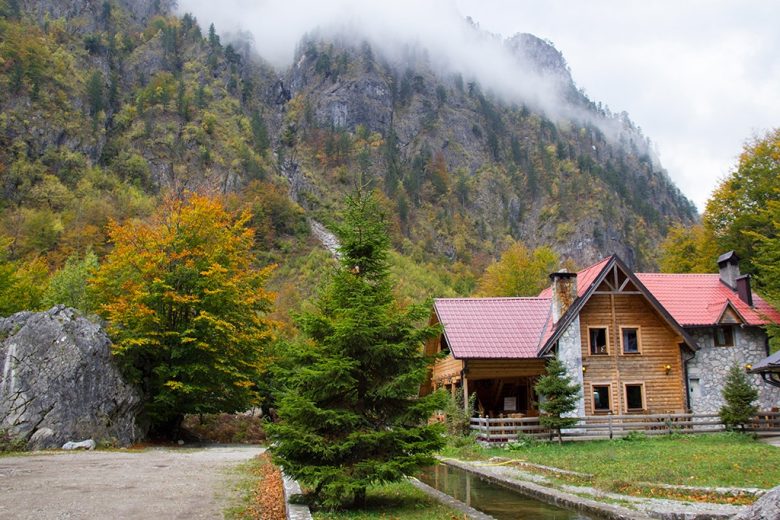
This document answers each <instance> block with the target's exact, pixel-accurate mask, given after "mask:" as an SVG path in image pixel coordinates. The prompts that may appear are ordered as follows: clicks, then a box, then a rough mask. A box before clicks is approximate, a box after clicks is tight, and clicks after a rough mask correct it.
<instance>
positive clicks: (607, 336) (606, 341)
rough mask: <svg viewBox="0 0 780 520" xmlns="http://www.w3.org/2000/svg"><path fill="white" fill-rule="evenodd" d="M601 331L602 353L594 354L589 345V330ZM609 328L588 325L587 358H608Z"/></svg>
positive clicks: (606, 326)
mask: <svg viewBox="0 0 780 520" xmlns="http://www.w3.org/2000/svg"><path fill="white" fill-rule="evenodd" d="M594 329H603V330H604V352H600V353H594V352H593V345H592V344H591V330H594ZM610 351H611V349H610V345H609V326H608V325H588V355H589V356H609V354H610Z"/></svg>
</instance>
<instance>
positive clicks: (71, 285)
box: [43, 251, 98, 313]
mask: <svg viewBox="0 0 780 520" xmlns="http://www.w3.org/2000/svg"><path fill="white" fill-rule="evenodd" d="M97 270H98V258H97V255H96V254H95V253H94V252H92V251H88V252H87V253H86V254H85V255H84V256H83V257H82V256H80V255H78V254H75V255H72V256H70V257H68V259H67V260H66V261H65V265H64V266H62V268H61V269H60V270H59V271H57V272H55V273H54V274H53V275H52V276H51V279H50V281H49V286H48V288H47V289H46V292H45V293H44V295H43V304H44V306H45V307H50V306H52V305H58V304H61V305H65V306H68V307H73V308H74V309H78V310H80V311H82V312H85V313H90V312H93V311H94V310H95V306H94V301H93V298H92V295H91V294H90V293H89V291H88V290H87V289H88V288H87V286H88V283H89V280H90V278H92V276H94V275H95V273H96V272H97Z"/></svg>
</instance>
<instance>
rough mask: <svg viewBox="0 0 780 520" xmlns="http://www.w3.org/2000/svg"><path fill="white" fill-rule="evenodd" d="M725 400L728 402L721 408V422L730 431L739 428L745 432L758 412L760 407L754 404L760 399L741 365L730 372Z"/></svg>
mask: <svg viewBox="0 0 780 520" xmlns="http://www.w3.org/2000/svg"><path fill="white" fill-rule="evenodd" d="M723 399H725V401H726V402H725V403H724V404H723V406H721V408H720V412H719V415H720V420H721V421H723V424H724V425H725V426H726V428H727V429H729V430H733V429H735V428H736V427H737V426H739V427H740V429H741V430H743V431H744V430H745V424H746V423H749V422H750V420H751V419H752V418H753V417H754V416H755V415H756V412H758V407H757V406H755V405H754V404H753V401H755V400H756V399H758V391H757V390H756V389H755V388H753V385H751V384H750V382H749V381H748V379H747V376H746V375H745V372H744V370H742V368H741V367H740V366H739V365H736V364H735V365H734V366H732V367H731V370H729V375H728V376H727V377H726V385H725V386H724V387H723Z"/></svg>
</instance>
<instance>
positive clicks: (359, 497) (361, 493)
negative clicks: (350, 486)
mask: <svg viewBox="0 0 780 520" xmlns="http://www.w3.org/2000/svg"><path fill="white" fill-rule="evenodd" d="M352 505H353V506H354V507H356V508H358V509H362V508H364V507H366V488H364V487H362V488H358V489H356V490H355V496H354V497H353V499H352Z"/></svg>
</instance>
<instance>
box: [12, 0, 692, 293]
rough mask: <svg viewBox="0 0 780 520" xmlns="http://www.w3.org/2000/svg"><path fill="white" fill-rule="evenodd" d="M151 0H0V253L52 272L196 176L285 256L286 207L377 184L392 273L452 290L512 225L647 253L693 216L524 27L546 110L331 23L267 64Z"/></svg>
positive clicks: (642, 152)
mask: <svg viewBox="0 0 780 520" xmlns="http://www.w3.org/2000/svg"><path fill="white" fill-rule="evenodd" d="M171 9H172V3H171V2H169V1H167V0H139V1H132V0H121V1H120V0H113V1H108V2H104V1H98V0H91V1H76V0H63V1H57V2H55V1H53V0H14V1H9V0H0V13H2V15H0V112H1V115H0V189H1V191H0V233H1V234H3V235H6V236H9V237H11V238H12V239H13V240H14V241H13V245H12V247H11V249H12V250H11V251H10V255H11V257H14V258H27V257H35V256H42V257H45V258H46V260H47V261H48V262H49V265H50V266H51V267H56V266H58V265H61V263H62V262H63V260H64V259H65V258H66V257H68V256H69V255H71V254H73V253H83V252H84V251H85V250H87V249H89V248H91V249H95V250H96V251H97V252H98V253H101V252H102V251H104V250H105V248H106V247H107V245H106V243H105V236H104V228H105V224H106V223H107V222H108V220H109V219H111V218H114V219H123V218H127V217H140V218H143V217H144V216H145V215H147V214H148V213H149V211H150V209H151V207H152V206H153V204H154V203H155V201H156V197H157V196H158V195H159V193H161V192H164V191H173V192H176V193H183V192H185V191H187V190H205V191H212V192H223V193H235V194H236V196H235V197H234V199H235V202H232V203H233V204H235V205H243V206H245V207H250V208H251V209H252V210H253V211H254V212H255V221H254V225H255V226H256V228H257V229H258V238H259V241H260V246H261V247H262V248H263V249H264V251H263V258H265V259H266V260H273V261H281V262H288V263H290V265H300V266H306V265H309V264H307V261H306V255H307V254H308V251H309V250H310V248H311V247H312V239H311V238H310V237H309V236H308V234H307V233H306V231H305V227H304V226H303V216H304V213H305V214H308V216H309V217H312V218H316V219H318V220H320V221H322V222H324V223H326V224H328V223H332V222H334V220H335V219H336V216H335V215H336V212H337V210H338V209H339V207H340V204H341V200H342V195H343V194H344V193H346V192H348V191H349V190H351V189H353V188H354V187H355V186H356V185H362V186H372V187H375V188H377V189H379V190H381V191H382V192H383V193H384V194H385V200H384V204H385V207H386V208H387V209H388V211H389V212H390V214H391V216H392V220H393V240H394V244H395V246H396V248H397V249H398V250H399V252H400V253H401V256H400V257H399V260H398V262H397V263H398V265H406V266H407V268H406V269H405V271H406V272H413V271H414V269H412V268H411V267H409V265H408V262H409V259H413V262H414V263H415V264H416V265H422V266H426V267H424V268H422V269H421V273H420V274H419V278H420V279H423V278H425V275H423V274H422V272H423V271H427V274H430V273H431V272H435V273H438V274H437V275H436V276H438V278H437V280H435V281H428V282H425V283H423V282H421V284H422V285H424V286H426V287H433V286H436V287H438V288H437V289H436V290H439V291H440V290H441V287H451V288H453V290H454V291H455V292H458V293H463V292H468V290H469V287H470V284H471V283H472V282H468V280H473V277H474V276H475V275H478V274H479V273H480V272H481V270H482V269H483V268H484V266H485V265H487V263H489V262H490V260H491V259H492V258H494V257H495V256H496V255H498V254H499V253H500V252H501V251H502V250H503V249H504V248H505V246H506V244H507V242H508V240H510V239H512V238H514V239H521V240H524V241H525V242H527V244H528V245H530V246H536V245H540V244H549V245H551V246H553V247H554V248H555V249H556V250H557V251H559V252H560V253H562V254H563V255H564V256H565V257H567V258H571V259H573V260H575V261H576V262H578V263H580V264H584V263H586V262H589V261H592V260H593V259H595V258H597V257H600V256H602V255H604V254H607V253H611V252H618V253H619V254H620V255H621V256H623V257H624V258H625V259H627V260H628V261H629V262H630V263H632V264H633V265H635V266H637V267H640V268H649V267H652V266H653V264H654V261H655V256H654V250H655V247H656V246H657V244H658V243H659V241H660V240H661V239H662V237H663V236H664V234H665V231H666V228H667V226H668V225H670V224H672V223H677V222H683V223H688V222H691V221H693V220H694V219H695V218H696V215H695V211H694V209H693V207H692V205H691V204H690V202H688V201H687V199H685V198H684V197H683V196H682V195H681V194H680V193H679V191H678V190H677V189H676V187H674V185H673V184H672V182H671V181H670V180H669V178H668V176H667V175H666V174H665V173H664V172H663V170H662V169H661V168H660V166H659V165H658V164H657V161H656V160H655V159H654V158H653V156H652V153H650V152H649V151H648V150H649V147H648V144H647V141H646V140H645V138H644V137H642V136H641V134H640V133H639V132H638V131H637V130H636V128H635V127H634V126H633V124H632V123H631V122H630V121H629V120H628V118H627V117H626V116H625V115H621V116H614V115H612V114H609V113H608V112H607V111H606V110H603V109H601V108H600V107H599V106H596V105H595V104H594V103H592V102H591V101H590V100H588V99H587V98H586V97H585V96H584V95H583V94H582V93H581V92H580V91H578V90H577V88H576V85H575V84H574V83H573V81H572V79H571V77H570V74H569V72H568V68H567V67H566V64H565V61H564V60H563V57H562V56H561V54H560V53H559V52H558V51H557V50H556V49H554V47H552V46H551V45H550V44H549V43H547V42H544V41H542V40H539V39H538V38H535V37H533V36H531V35H518V36H516V37H515V38H512V39H510V40H508V41H507V42H505V45H506V46H507V48H508V49H509V50H510V51H511V52H512V53H513V55H514V56H515V57H516V59H517V60H518V64H521V65H522V66H523V67H529V66H530V67H532V68H534V70H537V71H539V73H540V74H542V73H543V74H544V75H545V77H548V78H553V80H554V81H553V83H552V85H553V86H554V88H555V89H557V90H556V91H557V94H558V95H559V96H560V107H561V108H562V110H560V111H557V110H556V111H555V113H553V112H551V111H550V110H547V113H545V111H544V110H542V109H540V108H539V107H538V106H536V105H534V104H533V103H528V104H521V103H511V102H507V101H505V100H504V99H505V97H503V96H501V95H499V94H496V93H493V92H491V91H490V90H489V89H488V88H486V87H484V86H482V85H481V84H480V82H479V81H478V79H469V78H464V77H463V76H461V75H458V74H453V73H447V72H443V69H442V68H441V67H439V66H438V64H437V63H431V62H430V59H429V58H427V57H426V53H425V52H423V51H421V50H419V49H417V50H415V49H414V48H413V47H410V48H409V50H408V52H407V53H406V55H404V56H396V57H393V58H390V57H388V56H385V55H383V53H382V51H380V49H378V48H373V47H372V46H371V45H369V44H368V43H366V42H359V41H358V42H356V41H354V38H350V37H333V36H331V37H327V38H326V37H324V36H322V35H320V36H318V35H311V36H309V37H307V38H306V39H304V40H303V41H302V42H301V43H300V45H299V49H298V52H297V55H296V58H295V61H294V64H293V65H292V66H291V67H290V68H289V69H288V70H282V71H279V70H274V69H273V68H272V67H270V66H268V65H266V64H265V63H264V62H263V61H262V59H260V58H257V56H256V55H255V51H256V52H257V53H259V54H260V55H262V52H263V49H255V50H253V49H252V46H251V42H249V41H248V40H247V39H246V38H243V39H242V38H240V37H234V38H233V39H232V40H231V43H230V44H228V43H227V42H226V41H220V37H219V35H218V34H217V33H216V32H211V31H209V30H206V29H202V28H201V27H199V25H198V23H197V21H196V20H195V19H194V18H193V17H192V16H189V15H187V16H183V17H176V16H173V15H172V14H171ZM475 30H476V29H475ZM239 36H240V35H239ZM529 64H530V65H529ZM563 108H565V110H563ZM287 193H289V198H288V197H287V196H286V195H285V194H287ZM301 208H303V209H301ZM285 272H286V274H285V276H288V278H289V279H290V280H297V279H298V278H299V275H298V274H296V273H294V272H291V271H290V270H289V269H288V270H287V271H285ZM464 280H466V281H465V282H464ZM409 291H411V292H413V288H409Z"/></svg>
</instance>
